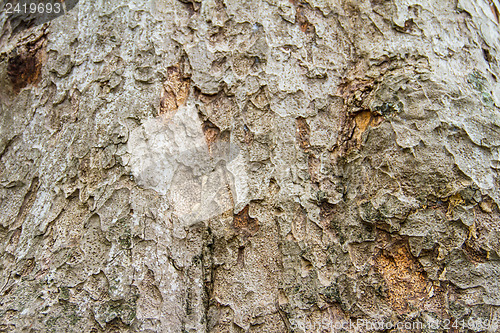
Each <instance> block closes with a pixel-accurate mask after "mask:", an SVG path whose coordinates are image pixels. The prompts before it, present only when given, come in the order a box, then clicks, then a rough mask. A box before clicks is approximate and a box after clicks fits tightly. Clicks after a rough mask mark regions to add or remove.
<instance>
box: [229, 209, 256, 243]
mask: <svg viewBox="0 0 500 333" xmlns="http://www.w3.org/2000/svg"><path fill="white" fill-rule="evenodd" d="M249 208H250V207H249V205H246V206H245V208H243V209H242V210H241V211H240V212H239V213H238V214H235V215H234V216H233V227H234V228H235V229H236V230H237V231H238V232H239V233H240V234H242V235H243V236H244V237H250V236H253V235H255V234H256V233H257V231H259V221H258V220H257V219H255V218H252V217H250V215H249V214H248V210H249Z"/></svg>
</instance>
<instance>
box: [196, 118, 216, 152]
mask: <svg viewBox="0 0 500 333" xmlns="http://www.w3.org/2000/svg"><path fill="white" fill-rule="evenodd" d="M201 129H202V130H203V133H204V134H205V141H206V142H207V145H208V150H209V152H210V151H211V148H212V146H213V144H214V143H215V142H216V141H217V139H218V137H219V134H220V129H219V128H218V127H217V126H215V125H214V124H212V122H210V121H209V120H206V121H204V122H203V124H202V125H201Z"/></svg>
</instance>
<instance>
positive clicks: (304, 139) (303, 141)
mask: <svg viewBox="0 0 500 333" xmlns="http://www.w3.org/2000/svg"><path fill="white" fill-rule="evenodd" d="M295 123H296V128H297V133H296V139H297V142H298V144H299V147H300V148H302V149H304V150H306V151H308V150H309V148H310V147H311V144H310V143H309V135H310V132H311V130H310V128H309V125H308V124H307V122H306V120H305V119H304V118H302V117H298V118H297V119H296V120H295Z"/></svg>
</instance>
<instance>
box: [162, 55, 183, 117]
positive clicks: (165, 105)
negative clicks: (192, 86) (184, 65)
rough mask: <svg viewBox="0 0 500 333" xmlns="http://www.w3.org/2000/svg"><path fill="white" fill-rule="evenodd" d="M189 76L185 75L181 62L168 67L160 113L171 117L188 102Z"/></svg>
mask: <svg viewBox="0 0 500 333" xmlns="http://www.w3.org/2000/svg"><path fill="white" fill-rule="evenodd" d="M189 83H190V81H189V78H186V77H184V75H183V73H182V69H181V66H180V64H177V65H175V66H172V67H169V68H167V80H166V81H165V82H164V83H163V96H162V98H161V101H160V115H165V117H166V118H167V119H169V118H171V117H172V116H173V115H174V114H175V111H177V109H178V108H179V107H180V106H181V105H183V104H184V103H185V102H186V99H187V97H188V95H189Z"/></svg>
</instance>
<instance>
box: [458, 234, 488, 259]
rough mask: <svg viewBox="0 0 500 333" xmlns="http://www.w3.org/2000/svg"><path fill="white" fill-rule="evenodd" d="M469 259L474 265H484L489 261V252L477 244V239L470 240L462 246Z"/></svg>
mask: <svg viewBox="0 0 500 333" xmlns="http://www.w3.org/2000/svg"><path fill="white" fill-rule="evenodd" d="M462 250H463V251H464V253H465V255H466V256H467V259H469V260H470V261H471V262H473V263H476V264H477V263H484V262H486V261H488V251H486V250H485V249H483V248H481V246H480V244H478V243H477V242H475V239H473V238H469V239H467V240H466V241H465V242H464V243H463V244H462Z"/></svg>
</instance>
